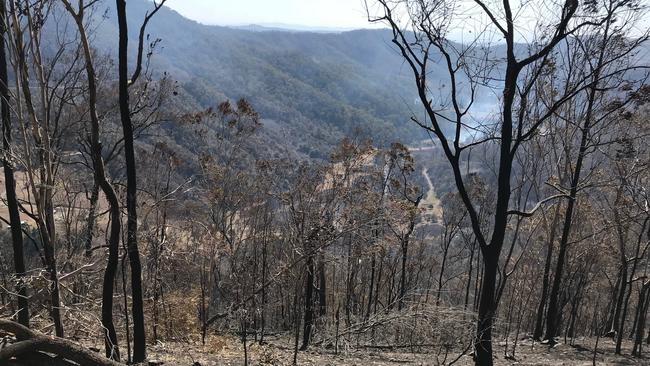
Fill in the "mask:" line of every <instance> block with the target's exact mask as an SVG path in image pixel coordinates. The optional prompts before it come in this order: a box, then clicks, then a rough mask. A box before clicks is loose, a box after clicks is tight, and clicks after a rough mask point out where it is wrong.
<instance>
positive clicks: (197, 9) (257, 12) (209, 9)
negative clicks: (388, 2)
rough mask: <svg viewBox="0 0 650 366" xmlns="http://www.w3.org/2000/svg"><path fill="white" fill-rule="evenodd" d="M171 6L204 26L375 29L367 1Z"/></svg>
mask: <svg viewBox="0 0 650 366" xmlns="http://www.w3.org/2000/svg"><path fill="white" fill-rule="evenodd" d="M167 6H169V7H170V8H172V9H174V10H176V11H178V12H179V13H181V14H182V15H183V16H185V17H187V18H190V19H193V20H196V21H198V22H201V23H204V24H219V25H248V24H260V23H285V24H294V25H307V26H310V27H333V28H370V27H371V25H370V24H369V23H368V21H367V17H366V14H365V11H364V7H363V0H168V1H167Z"/></svg>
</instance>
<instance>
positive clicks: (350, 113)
mask: <svg viewBox="0 0 650 366" xmlns="http://www.w3.org/2000/svg"><path fill="white" fill-rule="evenodd" d="M151 7H152V4H151V3H150V2H149V1H146V0H131V1H129V2H128V5H127V14H128V17H129V25H130V29H129V33H130V35H129V38H130V42H132V46H131V50H132V51H133V52H132V55H131V56H132V57H134V54H135V43H134V42H135V40H137V32H138V26H139V24H140V23H141V21H142V18H143V17H144V14H145V12H146V11H148V10H150V9H151ZM95 14H96V16H95V23H96V30H95V33H94V46H95V47H96V48H98V49H99V50H100V52H103V53H109V54H115V53H116V50H117V37H116V34H117V32H118V30H117V24H116V15H115V11H114V5H113V3H112V2H103V3H101V4H100V5H98V7H97V8H96V10H95ZM100 15H101V17H100ZM148 33H149V34H150V40H153V39H156V38H160V39H161V42H160V44H159V47H158V48H157V49H156V51H155V54H154V56H153V59H152V60H153V62H152V66H153V68H154V70H156V72H157V73H163V72H166V73H167V74H168V75H170V76H171V77H172V78H173V79H175V80H177V81H178V83H179V85H180V86H181V94H182V95H181V96H180V97H179V98H180V99H182V100H183V103H182V107H183V108H186V109H188V110H189V109H192V108H195V109H199V108H205V107H208V106H215V105H217V104H218V103H220V102H221V101H223V100H224V99H226V98H230V99H238V98H241V97H243V98H246V99H248V100H249V101H250V102H251V104H252V105H253V106H254V107H255V108H256V110H257V111H258V112H260V114H261V115H262V118H263V119H264V120H265V121H264V125H265V127H264V129H263V131H262V133H263V134H264V135H266V136H271V138H270V139H268V141H271V142H273V143H278V142H281V143H282V144H283V145H285V146H284V147H285V148H288V149H289V150H292V151H294V152H296V153H297V154H298V155H302V156H305V157H307V156H309V157H313V158H320V157H325V156H327V153H328V151H329V150H330V148H331V146H333V144H335V143H336V142H337V141H339V140H340V138H342V137H343V136H345V135H359V134H361V135H363V136H368V137H372V138H373V139H374V140H375V141H376V142H377V143H380V144H381V143H390V142H392V141H396V140H401V141H404V142H407V143H408V142H410V141H413V140H416V139H418V140H419V139H422V138H423V135H422V131H421V129H419V128H417V127H415V126H414V124H413V123H412V122H410V121H409V118H410V117H411V116H412V115H413V113H415V112H417V108H418V103H417V102H416V94H415V86H414V82H413V77H412V75H411V74H409V72H407V71H408V70H407V69H406V67H405V65H403V63H402V59H401V57H400V56H399V55H398V54H397V52H396V51H395V50H394V49H393V48H391V45H390V32H389V31H388V30H358V31H349V32H342V33H315V32H298V31H293V30H292V31H280V30H268V29H265V31H263V32H261V31H251V30H245V29H233V28H229V27H220V26H208V25H202V24H199V23H197V22H195V21H192V20H189V19H186V18H184V17H183V16H181V15H180V14H179V13H177V12H175V11H173V10H171V9H169V8H166V7H165V8H163V9H161V10H160V11H159V12H158V13H157V14H156V16H155V17H154V18H153V19H152V20H151V22H150V24H149V27H148ZM434 71H435V70H434ZM434 74H435V72H434Z"/></svg>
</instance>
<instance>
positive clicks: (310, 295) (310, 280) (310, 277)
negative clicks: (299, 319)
mask: <svg viewBox="0 0 650 366" xmlns="http://www.w3.org/2000/svg"><path fill="white" fill-rule="evenodd" d="M313 300H314V256H313V255H309V257H307V279H306V281H305V320H304V324H303V333H302V346H300V350H301V351H305V350H307V348H308V347H309V340H310V338H311V327H312V324H313V322H314V301H313Z"/></svg>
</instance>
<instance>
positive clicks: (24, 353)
mask: <svg viewBox="0 0 650 366" xmlns="http://www.w3.org/2000/svg"><path fill="white" fill-rule="evenodd" d="M0 330H1V331H4V332H7V333H11V334H13V335H15V336H16V339H17V340H18V341H17V342H16V343H13V344H10V345H7V346H6V347H4V348H2V349H0V364H3V365H4V364H5V362H8V361H9V360H11V359H12V358H15V359H16V360H17V361H18V362H19V363H20V362H22V361H21V358H29V357H33V356H34V355H35V354H36V353H50V354H55V355H57V356H59V357H60V358H63V359H66V360H69V361H72V362H75V363H77V364H79V365H84V366H123V364H121V363H119V362H115V361H113V360H109V359H107V358H104V357H103V356H102V355H100V354H98V353H95V352H93V351H90V350H88V349H86V348H84V347H82V346H80V345H78V344H76V343H74V342H72V341H69V340H67V339H63V338H58V337H52V336H48V335H45V334H42V333H39V332H36V331H33V330H31V329H29V328H27V327H25V326H23V325H21V324H18V323H16V322H13V321H10V320H6V319H0Z"/></svg>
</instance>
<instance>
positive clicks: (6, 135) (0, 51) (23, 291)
mask: <svg viewBox="0 0 650 366" xmlns="http://www.w3.org/2000/svg"><path fill="white" fill-rule="evenodd" d="M6 14H7V8H6V4H5V0H0V19H7V16H6ZM7 32H8V29H7V27H6V26H5V23H4V22H2V24H0V42H1V43H2V44H1V45H0V98H2V100H1V101H0V104H1V114H2V149H3V154H2V165H3V167H4V177H5V189H6V195H7V209H8V211H9V222H10V225H11V242H12V248H13V257H14V271H15V272H16V278H17V280H18V285H17V288H16V292H17V294H18V296H17V297H18V322H19V323H20V324H22V325H24V326H26V327H29V302H28V300H27V287H26V285H25V282H24V278H25V256H24V254H23V233H22V225H21V222H20V212H19V211H18V200H17V198H16V180H15V179H14V167H13V162H12V161H11V155H12V153H11V149H12V147H11V142H12V140H11V110H10V107H9V97H10V96H9V88H8V85H9V84H8V77H7V55H6V51H5V39H6V36H7Z"/></svg>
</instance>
